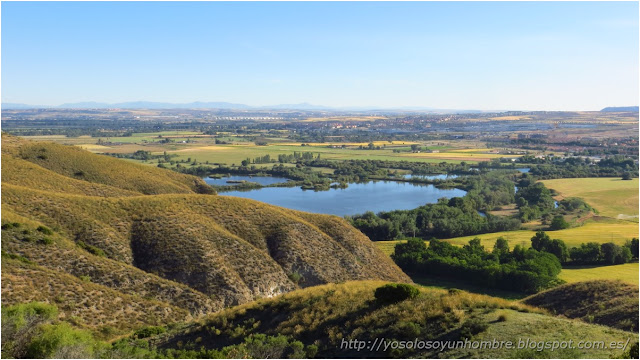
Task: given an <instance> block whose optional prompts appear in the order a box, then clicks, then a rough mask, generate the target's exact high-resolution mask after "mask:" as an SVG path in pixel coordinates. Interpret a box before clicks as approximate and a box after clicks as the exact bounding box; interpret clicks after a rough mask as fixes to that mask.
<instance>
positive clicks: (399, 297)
mask: <svg viewBox="0 0 640 360" xmlns="http://www.w3.org/2000/svg"><path fill="white" fill-rule="evenodd" d="M418 294H420V290H418V288H416V287H415V286H412V285H409V284H387V285H383V286H381V287H379V288H377V289H376V292H375V298H376V301H377V302H378V303H379V304H395V303H398V302H400V301H404V300H407V299H413V298H415V297H417V296H418Z"/></svg>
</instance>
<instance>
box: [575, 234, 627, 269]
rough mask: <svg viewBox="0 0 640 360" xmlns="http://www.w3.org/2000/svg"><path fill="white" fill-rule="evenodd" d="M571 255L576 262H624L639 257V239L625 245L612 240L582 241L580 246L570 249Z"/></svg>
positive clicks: (607, 263)
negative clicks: (604, 241) (598, 241)
mask: <svg viewBox="0 0 640 360" xmlns="http://www.w3.org/2000/svg"><path fill="white" fill-rule="evenodd" d="M569 257H570V259H571V262H572V263H574V264H581V265H583V264H584V265H591V264H606V265H615V264H624V263H627V262H630V261H632V260H634V259H638V239H637V238H634V239H632V240H630V241H627V243H625V244H624V245H623V246H619V245H616V244H614V243H612V242H609V243H604V244H598V243H596V242H589V243H582V244H580V246H579V247H573V248H571V249H570V250H569Z"/></svg>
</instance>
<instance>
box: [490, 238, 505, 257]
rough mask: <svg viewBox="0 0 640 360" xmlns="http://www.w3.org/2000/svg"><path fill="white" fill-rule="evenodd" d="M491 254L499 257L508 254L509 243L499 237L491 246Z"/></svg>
mask: <svg viewBox="0 0 640 360" xmlns="http://www.w3.org/2000/svg"><path fill="white" fill-rule="evenodd" d="M493 253H494V254H496V255H498V256H500V255H503V254H508V253H509V241H507V239H505V238H504V237H502V236H500V237H499V238H497V239H496V243H495V245H493Z"/></svg>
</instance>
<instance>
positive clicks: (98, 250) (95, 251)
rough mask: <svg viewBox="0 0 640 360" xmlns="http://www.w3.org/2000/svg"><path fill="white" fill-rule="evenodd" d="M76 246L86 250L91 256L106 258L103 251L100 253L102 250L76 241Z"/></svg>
mask: <svg viewBox="0 0 640 360" xmlns="http://www.w3.org/2000/svg"><path fill="white" fill-rule="evenodd" d="M77 244H78V246H79V247H81V248H83V249H85V250H87V251H88V252H90V253H92V254H93V255H96V256H106V255H105V253H104V251H102V249H100V248H98V247H95V246H93V245H88V244H85V243H84V242H83V241H78V243H77Z"/></svg>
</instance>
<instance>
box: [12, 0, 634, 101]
mask: <svg viewBox="0 0 640 360" xmlns="http://www.w3.org/2000/svg"><path fill="white" fill-rule="evenodd" d="M638 63H639V60H638V3H637V2H606V3H605V2H533V3H532V2H498V3H491V2H444V3H443V2H417V3H414V2H409V3H388V2H374V3H371V2H355V3H340V2H325V3H315V2H314V3H311V2H305V3H300V2H285V3H269V2H260V3H241V2H240V3H235V2H232V3H228V2H191V3H180V2H161V3H159V2H140V3H133V2H117V3H114V2H97V3H88V2H56V3H44V2H24V3H23V2H3V3H2V102H3V103H23V104H29V105H42V106H58V105H60V104H64V103H77V102H104V103H122V102H139V101H144V102H167V103H191V102H195V101H200V102H229V103H236V104H246V105H250V106H252V107H265V106H274V105H279V104H300V103H309V104H313V105H319V106H325V107H331V108H370V109H401V108H435V109H456V110H467V109H472V110H484V111H486V110H522V111H528V110H566V111H597V110H600V109H602V108H604V107H611V106H636V105H638V96H639V92H638Z"/></svg>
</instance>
